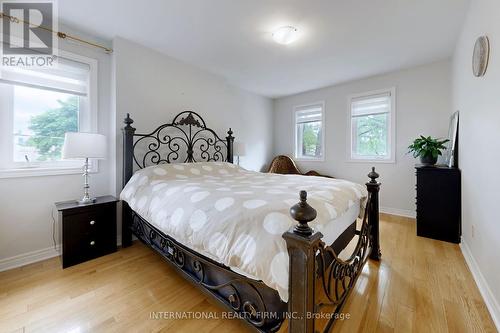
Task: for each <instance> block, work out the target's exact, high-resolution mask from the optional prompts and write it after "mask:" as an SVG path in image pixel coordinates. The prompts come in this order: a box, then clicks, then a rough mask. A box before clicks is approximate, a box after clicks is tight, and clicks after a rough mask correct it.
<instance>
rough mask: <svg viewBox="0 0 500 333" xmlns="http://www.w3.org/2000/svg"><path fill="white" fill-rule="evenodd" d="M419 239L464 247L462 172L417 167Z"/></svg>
mask: <svg viewBox="0 0 500 333" xmlns="http://www.w3.org/2000/svg"><path fill="white" fill-rule="evenodd" d="M416 174H417V186H416V189H417V202H416V203H417V235H418V236H422V237H428V238H433V239H438V240H442V241H447V242H452V243H460V237H461V235H462V223H461V181H460V169H458V168H449V167H447V166H416Z"/></svg>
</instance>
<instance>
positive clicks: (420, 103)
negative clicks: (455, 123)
mask: <svg viewBox="0 0 500 333" xmlns="http://www.w3.org/2000/svg"><path fill="white" fill-rule="evenodd" d="M450 75H451V66H450V62H449V61H442V62H438V63H434V64H430V65H426V66H420V67H416V68H411V69H408V70H402V71H398V72H393V73H389V74H386V75H380V76H375V77H371V78H367V79H363V80H358V81H353V82H350V83H346V84H341V85H335V86H331V87H327V88H323V89H318V90H313V91H309V92H305V93H301V94H297V95H293V96H289V97H285V98H280V99H277V100H275V104H274V105H275V108H274V127H275V133H274V153H275V154H285V155H289V156H293V151H294V146H293V144H294V132H293V130H294V125H293V121H294V120H293V108H294V106H296V105H301V104H306V103H310V102H317V101H325V118H326V131H325V161H324V162H298V165H299V167H300V168H301V169H302V171H304V172H305V171H307V170H310V169H314V170H317V171H319V172H321V173H325V174H329V175H332V176H335V177H338V178H344V179H349V180H353V181H356V182H359V183H365V182H366V181H367V180H368V178H367V177H366V175H367V174H368V172H369V171H370V167H371V166H372V165H373V166H375V167H376V168H377V171H378V172H379V173H380V175H381V178H380V181H381V182H382V189H381V194H380V195H381V199H380V200H381V206H382V207H384V209H385V210H386V211H387V212H392V213H398V214H406V215H408V214H413V213H414V211H415V170H414V164H415V163H416V161H415V160H414V159H413V158H412V157H411V155H406V152H407V147H408V145H409V144H410V142H411V141H412V140H413V139H414V138H415V137H417V136H418V135H420V134H424V135H432V136H438V137H446V135H447V130H448V123H449V119H448V118H449V116H450V110H451V83H450ZM391 87H396V112H397V113H396V122H397V125H396V132H397V134H396V145H397V147H396V163H395V164H383V163H359V162H358V163H354V162H348V161H347V148H346V147H347V145H348V144H349V143H348V142H347V137H348V132H347V131H348V117H349V109H348V101H347V99H348V96H349V95H351V94H355V93H363V92H368V91H373V90H379V89H385V88H391Z"/></svg>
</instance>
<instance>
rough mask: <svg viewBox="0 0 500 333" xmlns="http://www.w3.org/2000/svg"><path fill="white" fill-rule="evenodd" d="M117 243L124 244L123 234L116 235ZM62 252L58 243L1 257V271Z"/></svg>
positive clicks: (118, 244) (45, 258) (52, 256)
mask: <svg viewBox="0 0 500 333" xmlns="http://www.w3.org/2000/svg"><path fill="white" fill-rule="evenodd" d="M116 245H117V246H121V245H122V237H121V235H117V236H116ZM60 254H61V245H59V244H58V245H57V246H56V248H55V249H54V247H53V246H51V247H48V248H46V249H41V250H36V251H32V252H28V253H23V254H19V255H17V256H14V257H10V258H5V259H0V272H3V271H6V270H9V269H13V268H17V267H21V266H26V265H29V264H33V263H35V262H38V261H42V260H47V259H50V258H54V257H57V256H58V255H60Z"/></svg>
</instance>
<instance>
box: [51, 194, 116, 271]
mask: <svg viewBox="0 0 500 333" xmlns="http://www.w3.org/2000/svg"><path fill="white" fill-rule="evenodd" d="M117 202H118V200H117V199H116V198H115V197H113V196H103V197H98V198H96V202H95V203H91V204H88V205H79V204H78V203H77V202H75V201H68V202H58V203H56V204H55V205H56V208H57V210H58V211H59V226H60V230H61V235H62V266H63V268H66V267H69V266H73V265H76V264H79V263H82V262H84V261H87V260H90V259H94V258H97V257H100V256H103V255H106V254H108V253H112V252H115V251H116V204H117Z"/></svg>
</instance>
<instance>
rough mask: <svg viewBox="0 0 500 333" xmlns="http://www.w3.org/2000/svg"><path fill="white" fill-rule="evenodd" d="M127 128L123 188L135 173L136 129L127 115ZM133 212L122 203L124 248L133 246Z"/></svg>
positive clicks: (124, 140)
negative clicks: (131, 226) (131, 228)
mask: <svg viewBox="0 0 500 333" xmlns="http://www.w3.org/2000/svg"><path fill="white" fill-rule="evenodd" d="M123 122H124V123H125V127H124V128H122V132H123V178H122V188H123V187H125V185H127V182H128V181H129V180H130V178H131V177H132V174H133V173H134V170H133V168H134V134H135V128H133V127H132V126H130V125H131V124H132V123H133V122H134V121H133V120H132V118H130V114H128V113H127V117H126V118H125V119H124V121H123ZM131 219H132V211H131V209H130V207H129V206H128V204H127V203H126V202H122V247H128V246H130V245H132V231H131V230H130V225H131V224H132V221H131Z"/></svg>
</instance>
